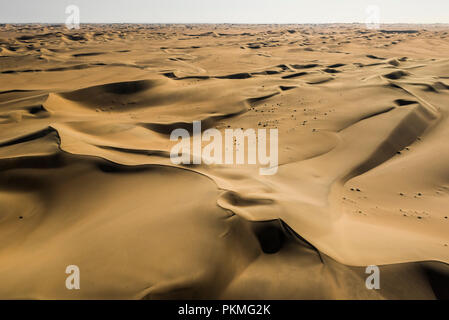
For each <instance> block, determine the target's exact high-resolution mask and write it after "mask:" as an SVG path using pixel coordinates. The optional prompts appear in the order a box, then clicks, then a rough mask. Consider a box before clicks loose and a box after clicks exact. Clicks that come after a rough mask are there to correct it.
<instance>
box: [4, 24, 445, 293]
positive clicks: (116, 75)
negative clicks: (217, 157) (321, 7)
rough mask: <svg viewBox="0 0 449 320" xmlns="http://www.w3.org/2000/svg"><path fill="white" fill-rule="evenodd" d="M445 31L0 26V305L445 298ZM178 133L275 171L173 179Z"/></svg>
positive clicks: (236, 169) (236, 168)
mask: <svg viewBox="0 0 449 320" xmlns="http://www.w3.org/2000/svg"><path fill="white" fill-rule="evenodd" d="M448 32H449V27H447V26H443V25H439V26H436V25H435V26H433V25H427V26H406V25H391V26H382V29H381V30H367V29H365V28H364V26H362V25H356V24H352V25H321V26H307V25H292V26H287V25H282V26H280V25H276V26H272V25H265V26H261V25H258V26H251V25H246V26H239V25H185V26H184V25H82V27H81V29H80V30H72V31H69V30H67V29H65V28H63V27H62V26H49V25H2V26H1V27H0V261H1V264H0V283H1V286H0V298H2V299H17V298H26V299H58V298H60V299H140V298H147V299H171V298H200V299H221V298H230V299H247V298H256V299H403V298H418V299H421V298H422V299H434V298H447V297H448V296H449V294H448V291H447V288H448V287H449V268H448V265H447V263H449V247H448V245H449V219H448V215H449V211H448V207H449V147H448V137H449V120H448V114H449V91H448V89H449V56H448V52H449V35H448ZM194 121H202V125H203V130H205V129H207V128H216V129H219V130H220V131H221V132H223V131H224V130H225V129H227V128H234V129H237V128H243V129H244V130H245V129H251V128H252V129H260V128H266V129H278V130H279V168H278V171H277V174H275V175H271V176H269V175H267V176H263V175H259V167H258V166H255V165H206V164H204V163H202V164H201V165H174V164H173V163H172V161H171V160H170V150H171V148H172V147H173V145H174V143H175V142H173V141H170V133H171V132H172V131H173V130H174V129H176V128H186V129H191V128H192V123H193V122H194ZM68 265H77V266H79V269H80V273H81V289H80V290H67V289H66V287H65V280H66V277H67V274H66V273H65V270H66V267H67V266H68ZM368 265H378V266H379V267H380V276H381V280H380V285H381V288H380V290H368V289H367V288H366V286H365V280H366V277H367V276H368V275H367V274H366V273H365V268H366V266H368Z"/></svg>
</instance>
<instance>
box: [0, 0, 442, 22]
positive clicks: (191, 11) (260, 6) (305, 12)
mask: <svg viewBox="0 0 449 320" xmlns="http://www.w3.org/2000/svg"><path fill="white" fill-rule="evenodd" d="M70 4H74V5H77V6H78V7H79V8H80V20H81V23H89V22H93V23H102V22H104V23H114V22H127V23H299V24H300V23H331V22H341V23H351V22H365V21H366V19H367V17H368V13H367V12H366V9H367V7H369V6H370V5H377V6H378V7H379V9H380V15H379V18H380V23H449V0H0V23H27V22H43V23H63V22H65V20H66V17H67V15H66V13H65V8H66V6H67V5H70Z"/></svg>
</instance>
